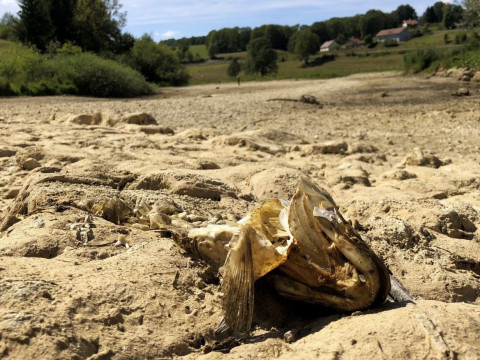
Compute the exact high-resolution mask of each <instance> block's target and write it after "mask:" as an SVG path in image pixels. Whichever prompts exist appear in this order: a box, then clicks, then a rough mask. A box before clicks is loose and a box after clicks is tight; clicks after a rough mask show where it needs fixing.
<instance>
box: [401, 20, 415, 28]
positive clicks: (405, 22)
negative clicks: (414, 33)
mask: <svg viewBox="0 0 480 360" xmlns="http://www.w3.org/2000/svg"><path fill="white" fill-rule="evenodd" d="M417 26H418V21H417V20H403V24H402V27H404V28H416V27H417Z"/></svg>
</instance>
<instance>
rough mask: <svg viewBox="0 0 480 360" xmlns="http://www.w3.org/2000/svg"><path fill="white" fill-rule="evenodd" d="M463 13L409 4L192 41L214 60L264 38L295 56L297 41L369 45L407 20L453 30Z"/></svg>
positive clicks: (235, 30) (177, 43)
mask: <svg viewBox="0 0 480 360" xmlns="http://www.w3.org/2000/svg"><path fill="white" fill-rule="evenodd" d="M466 1H478V0H466ZM463 13H464V8H463V7H462V6H461V5H456V4H453V5H452V4H448V3H443V2H441V1H438V2H436V3H435V4H434V5H432V6H430V7H428V8H427V9H426V10H425V12H424V13H423V15H422V16H421V17H419V16H418V15H417V13H416V10H415V9H414V8H413V7H412V6H410V5H408V4H406V5H400V6H398V7H397V9H395V10H394V11H392V12H390V13H386V12H382V11H380V10H369V11H367V12H366V13H365V14H359V15H355V16H351V17H334V18H331V19H329V20H326V21H319V22H315V23H313V24H311V25H310V26H307V25H299V24H297V25H293V26H285V25H275V24H268V25H262V26H260V27H257V28H254V29H251V28H249V27H243V28H240V27H234V28H223V29H220V30H212V31H210V32H209V33H208V35H207V36H206V37H202V38H198V37H196V38H191V39H192V40H193V39H195V40H196V42H195V43H196V44H199V43H200V41H202V40H203V44H204V45H206V46H207V49H208V54H209V56H210V57H211V58H214V57H215V55H216V54H221V53H233V52H239V51H246V50H247V45H248V44H249V42H250V41H251V40H254V39H258V38H260V37H264V38H267V39H268V40H269V41H270V43H271V45H272V47H273V48H274V49H277V50H288V51H290V52H295V47H296V42H297V41H296V40H297V37H300V38H305V37H309V38H310V39H312V38H313V37H312V36H311V34H312V33H313V34H314V35H316V36H317V37H318V39H317V40H316V41H317V42H319V43H323V42H325V41H328V40H335V41H336V42H337V43H339V44H345V43H346V42H347V41H348V39H349V38H351V37H356V38H360V39H362V40H364V41H365V42H367V43H368V42H371V40H372V39H373V37H374V36H375V35H376V34H377V33H378V32H379V31H380V30H382V29H388V28H396V27H400V26H402V23H403V20H409V19H411V20H418V21H419V23H420V25H424V24H432V23H442V24H443V25H444V26H445V28H447V29H451V28H454V27H455V24H457V23H458V22H459V21H461V20H462V17H463V15H464V14H463ZM166 43H168V44H169V45H170V46H173V47H182V46H185V45H186V44H188V45H191V44H193V41H190V39H187V38H183V39H180V40H174V39H170V40H168V41H166ZM302 43H303V42H302ZM297 50H298V47H297Z"/></svg>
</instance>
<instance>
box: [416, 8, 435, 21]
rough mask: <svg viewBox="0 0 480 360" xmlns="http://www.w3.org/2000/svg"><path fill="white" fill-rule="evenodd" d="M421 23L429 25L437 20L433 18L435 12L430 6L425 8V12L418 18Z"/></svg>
mask: <svg viewBox="0 0 480 360" xmlns="http://www.w3.org/2000/svg"><path fill="white" fill-rule="evenodd" d="M420 22H421V23H424V24H425V23H426V24H431V23H434V22H437V18H436V16H435V11H434V10H433V7H432V6H429V7H427V9H426V10H425V12H424V13H423V15H422V17H421V18H420Z"/></svg>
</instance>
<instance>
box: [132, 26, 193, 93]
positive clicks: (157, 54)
mask: <svg viewBox="0 0 480 360" xmlns="http://www.w3.org/2000/svg"><path fill="white" fill-rule="evenodd" d="M124 62H126V63H127V64H128V65H130V66H131V67H133V68H134V69H136V70H138V71H140V72H141V73H142V74H143V76H145V78H146V79H147V80H148V81H151V82H155V83H157V84H159V85H173V86H180V85H185V84H187V83H188V80H189V75H188V73H187V72H186V70H185V68H184V67H183V66H182V65H181V63H180V60H179V59H178V57H177V56H176V54H175V53H174V51H173V50H172V49H171V48H170V47H168V46H167V45H165V44H157V43H156V42H155V41H153V39H152V38H151V37H150V36H149V35H143V36H142V37H141V38H140V39H138V40H137V41H136V42H135V45H134V46H133V48H132V50H131V51H130V54H128V55H126V56H125V57H124Z"/></svg>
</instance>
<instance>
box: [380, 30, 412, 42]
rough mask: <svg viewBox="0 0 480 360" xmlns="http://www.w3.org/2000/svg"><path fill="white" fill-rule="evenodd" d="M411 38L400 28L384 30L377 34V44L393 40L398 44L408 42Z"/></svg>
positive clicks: (406, 31)
mask: <svg viewBox="0 0 480 360" xmlns="http://www.w3.org/2000/svg"><path fill="white" fill-rule="evenodd" d="M410 38H411V36H410V33H409V32H408V30H407V28H404V27H401V28H396V29H385V30H382V31H380V32H379V33H378V34H377V40H378V41H379V42H385V41H386V40H395V41H397V42H399V43H401V42H405V41H408V40H410Z"/></svg>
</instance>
